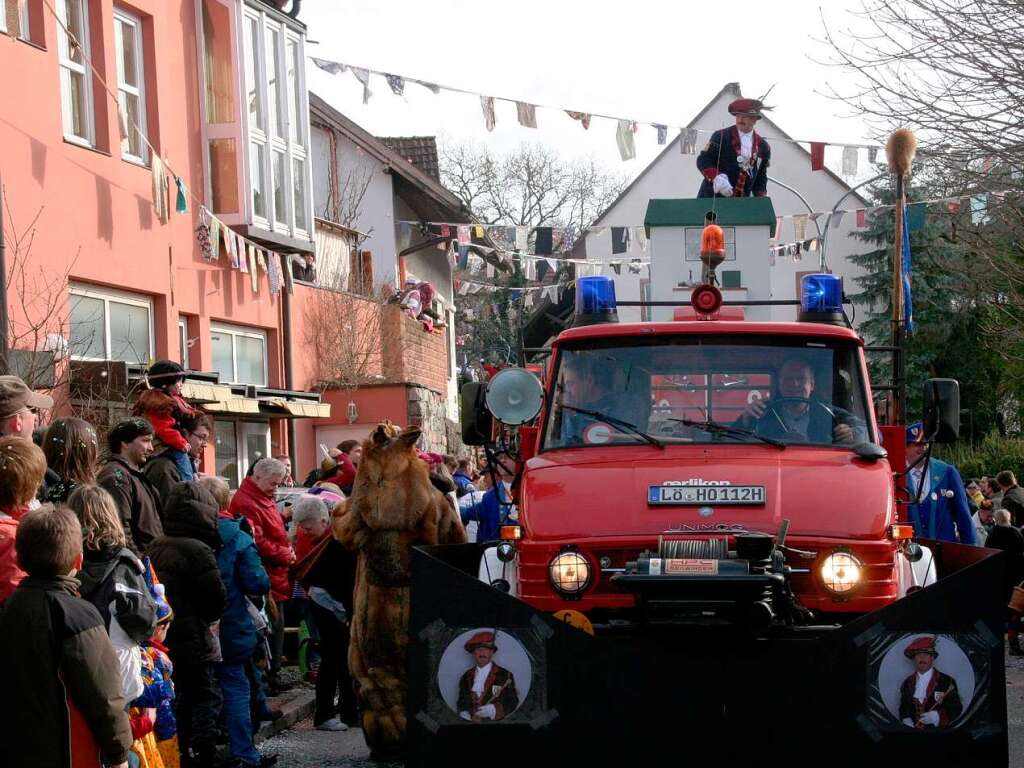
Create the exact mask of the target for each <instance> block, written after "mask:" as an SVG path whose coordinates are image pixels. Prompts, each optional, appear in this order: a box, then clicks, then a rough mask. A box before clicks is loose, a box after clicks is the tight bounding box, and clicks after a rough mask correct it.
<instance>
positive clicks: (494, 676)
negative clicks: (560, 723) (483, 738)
mask: <svg viewBox="0 0 1024 768" xmlns="http://www.w3.org/2000/svg"><path fill="white" fill-rule="evenodd" d="M465 648H466V653H468V654H470V655H471V656H472V657H473V661H474V665H473V666H472V667H470V668H469V669H467V670H466V671H465V672H464V673H463V675H462V677H460V678H459V701H458V706H457V708H458V710H459V716H460V717H461V718H462V719H463V720H471V721H473V722H474V723H479V722H483V721H485V720H492V721H493V720H502V719H503V718H505V717H507V716H508V715H510V714H512V713H513V712H514V711H515V709H516V707H518V706H519V693H518V691H516V681H515V678H514V677H513V676H512V673H511V672H509V671H508V670H507V669H505V668H504V667H499V666H498V665H497V664H495V663H494V660H493V657H494V654H495V652H496V651H497V650H498V646H497V645H495V643H494V632H490V631H486V630H484V631H481V632H477V633H476V634H475V635H473V636H472V637H471V638H470V639H469V640H468V641H467V642H466V645H465Z"/></svg>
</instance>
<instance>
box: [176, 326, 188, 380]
mask: <svg viewBox="0 0 1024 768" xmlns="http://www.w3.org/2000/svg"><path fill="white" fill-rule="evenodd" d="M178 361H179V362H180V363H181V367H182V368H184V369H185V370H186V371H187V370H189V364H188V320H186V319H185V318H184V317H179V318H178Z"/></svg>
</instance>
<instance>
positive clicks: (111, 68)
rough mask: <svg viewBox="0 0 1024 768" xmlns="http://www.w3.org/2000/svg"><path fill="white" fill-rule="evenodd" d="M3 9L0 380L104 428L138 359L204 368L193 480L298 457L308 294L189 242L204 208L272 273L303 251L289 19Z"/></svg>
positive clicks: (256, 6)
mask: <svg viewBox="0 0 1024 768" xmlns="http://www.w3.org/2000/svg"><path fill="white" fill-rule="evenodd" d="M0 8H2V9H3V10H4V11H6V13H0V32H3V33H5V35H4V36H3V37H0V72H3V76H2V77H0V103H3V104H4V105H5V106H4V113H3V116H2V117H0V173H2V183H3V190H4V206H3V235H4V246H5V260H6V273H7V277H8V282H9V285H8V286H7V291H6V299H7V316H8V321H9V325H10V329H9V332H8V334H7V341H8V344H7V346H9V347H10V351H9V353H8V354H7V358H8V361H9V366H10V368H12V369H13V371H14V372H21V373H23V375H24V376H26V378H32V379H34V382H35V383H36V384H37V385H38V386H40V387H50V388H53V389H54V391H55V394H56V395H57V397H58V399H59V402H60V408H61V409H63V411H64V412H66V411H68V410H70V409H72V408H75V409H76V410H79V411H85V412H88V413H89V414H90V415H91V417H92V418H94V419H95V420H96V421H97V422H98V423H99V422H102V421H105V420H109V419H111V418H116V417H117V416H118V415H120V414H121V413H123V411H124V410H125V409H126V407H127V402H128V401H129V400H130V399H131V396H130V395H129V394H128V389H129V387H130V385H131V384H132V383H134V382H135V381H136V380H137V378H138V375H139V372H140V370H141V368H142V367H143V366H144V365H145V364H146V363H147V362H149V361H151V360H153V359H159V358H171V359H176V360H180V361H181V362H182V363H184V364H185V366H186V367H187V368H190V369H193V370H195V371H201V372H206V373H202V374H199V375H197V376H196V377H195V382H194V383H193V384H192V385H191V386H190V395H191V397H192V398H193V399H194V400H195V401H196V402H203V403H205V404H206V406H207V407H208V408H209V409H210V410H211V411H213V412H214V413H215V418H216V437H217V441H216V443H217V444H216V448H215V449H214V448H213V447H211V448H210V450H209V451H208V454H207V455H206V457H205V467H204V468H205V470H206V471H208V472H209V471H212V470H213V469H214V467H215V468H216V471H217V472H219V473H220V474H223V475H225V476H226V477H228V479H229V480H230V481H231V482H232V483H236V482H237V481H238V479H239V476H240V475H244V471H245V469H246V467H247V466H248V464H249V463H250V462H251V461H253V460H254V459H255V458H256V457H258V456H261V455H267V454H270V453H274V454H277V453H279V452H280V453H284V452H288V451H289V443H290V442H291V444H292V448H291V451H292V453H293V455H294V456H295V458H296V459H297V462H298V464H299V467H298V468H299V469H303V468H305V467H306V466H307V465H310V464H312V463H313V462H314V461H315V460H316V457H315V456H314V450H315V448H314V439H313V431H312V426H311V425H310V424H309V422H310V421H311V418H310V417H315V416H323V415H324V414H326V413H327V411H328V410H329V408H328V406H326V405H321V404H319V402H320V398H319V396H318V395H316V394H310V393H309V392H308V390H309V389H310V387H309V385H310V382H309V381H308V373H307V371H308V370H309V366H308V365H306V362H305V360H304V359H303V354H305V353H304V350H303V348H302V345H301V344H293V343H291V339H290V334H291V333H292V330H293V329H292V318H293V317H294V316H295V315H296V314H297V310H296V309H295V308H294V307H293V305H295V304H296V303H300V302H302V301H303V300H304V299H303V292H304V291H309V290H312V289H309V288H306V287H304V286H298V287H297V288H296V289H295V293H294V294H291V295H289V292H288V290H287V288H284V289H283V290H276V291H273V292H272V290H271V285H270V282H271V278H272V277H274V275H272V274H271V273H269V272H266V271H264V270H260V271H259V272H258V273H257V279H256V281H253V280H252V275H251V273H248V274H246V273H242V272H241V271H240V270H239V269H236V268H233V267H232V265H231V260H230V258H229V256H228V255H227V254H225V253H221V254H220V256H219V258H217V259H216V260H212V259H210V258H209V256H208V255H204V252H203V250H202V249H201V247H200V245H199V242H198V240H197V233H196V230H197V226H199V224H200V223H201V221H202V220H203V216H202V214H201V211H202V206H205V207H206V209H208V210H209V211H210V212H212V213H213V214H214V215H215V216H216V217H217V218H218V219H219V220H220V221H222V222H223V223H224V224H227V225H229V226H230V227H231V228H232V230H231V231H232V232H234V233H238V234H240V235H242V236H244V237H246V238H248V240H249V245H248V246H247V248H244V249H243V253H245V254H246V255H247V256H256V255H257V253H258V252H257V251H256V250H251V251H250V250H249V249H250V248H258V249H260V250H261V251H262V255H263V257H264V260H265V261H266V262H267V263H268V265H269V264H270V261H271V260H273V259H274V258H278V259H280V256H278V255H277V254H302V253H305V252H312V251H313V237H314V219H313V203H312V195H311V189H312V176H311V168H310V160H309V147H310V127H309V109H308V104H307V93H306V87H305V77H304V59H305V52H304V45H305V35H306V30H305V27H304V26H303V24H302V23H301V22H299V21H298V20H296V19H294V18H292V17H290V16H288V15H287V14H285V13H282V12H280V11H279V10H277V8H276V7H275V4H274V3H268V2H262V1H261V0H131V3H127V2H126V3H121V2H116V1H115V0H0ZM51 9H53V10H51ZM160 158H162V162H161V161H160V160H159V159H160ZM155 164H156V165H157V166H158V167H159V165H161V164H162V165H164V166H165V170H166V172H167V173H168V174H169V178H168V179H167V185H166V189H167V193H168V197H169V199H168V202H169V207H170V210H169V211H167V212H161V211H160V210H158V208H157V207H155V192H154V186H155V179H158V176H157V174H155V173H154V168H153V166H154V165H155ZM175 175H176V176H177V177H178V179H180V182H181V189H182V192H183V194H184V196H185V199H186V203H187V208H188V211H187V213H179V212H176V211H175V202H176V201H175V198H176V196H177V194H178V188H177V187H178V185H177V184H176V182H175V178H174V176H175ZM220 246H221V250H222V251H223V250H224V249H225V245H224V242H221V243H220ZM253 267H254V268H255V265H253ZM277 277H281V275H277ZM0 351H4V350H0ZM289 433H290V434H291V440H289Z"/></svg>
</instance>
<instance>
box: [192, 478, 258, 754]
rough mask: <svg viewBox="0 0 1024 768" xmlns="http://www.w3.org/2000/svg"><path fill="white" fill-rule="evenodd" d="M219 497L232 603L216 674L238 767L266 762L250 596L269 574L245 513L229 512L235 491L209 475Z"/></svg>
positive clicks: (222, 555)
mask: <svg viewBox="0 0 1024 768" xmlns="http://www.w3.org/2000/svg"><path fill="white" fill-rule="evenodd" d="M198 482H199V483H200V485H202V486H204V487H205V488H206V489H207V490H209V491H210V493H211V494H212V495H213V497H214V498H215V499H216V500H217V506H218V507H219V510H218V515H219V520H218V522H217V525H218V528H219V530H220V538H221V542H222V544H223V548H222V549H221V550H220V552H218V553H217V566H218V567H219V568H220V578H221V581H223V582H224V589H225V590H226V592H227V607H226V608H225V609H224V616H223V617H222V618H221V620H220V650H221V658H222V661H221V663H220V664H218V665H217V679H218V680H219V681H220V691H221V695H222V696H223V697H224V724H225V726H226V728H227V732H228V741H229V744H230V746H231V756H232V757H233V758H235V759H236V760H237V761H238V763H239V768H248V767H249V766H257V765H261V763H262V758H261V756H260V753H259V752H258V751H257V750H256V745H255V743H254V742H253V738H252V736H253V728H252V716H251V709H250V695H249V676H250V675H251V674H253V671H252V670H250V669H249V667H250V666H251V664H252V654H253V651H255V650H256V643H257V642H258V637H257V635H256V625H255V624H253V620H252V616H251V615H250V613H249V601H248V600H247V599H246V596H247V595H252V596H253V597H256V596H263V595H266V594H267V592H269V591H270V577H269V576H267V571H266V570H265V569H264V568H263V563H261V562H260V553H259V552H258V551H257V550H256V542H255V541H254V540H253V538H252V536H250V535H249V534H248V533H246V531H244V530H242V523H243V522H245V519H244V518H237V519H236V518H233V517H232V516H231V515H230V514H229V513H228V504H229V503H230V501H231V490H230V489H229V488H228V484H227V482H225V481H224V479H223V478H220V477H204V478H202V479H200V480H199V481H198Z"/></svg>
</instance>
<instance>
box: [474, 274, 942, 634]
mask: <svg viewBox="0 0 1024 768" xmlns="http://www.w3.org/2000/svg"><path fill="white" fill-rule="evenodd" d="M829 280H830V276H828V275H819V276H814V278H813V279H808V280H805V283H807V287H806V290H808V291H811V292H814V291H818V292H819V293H820V292H821V290H822V287H823V286H824V287H825V288H826V289H827V288H828V284H829ZM580 282H581V285H582V286H583V287H584V288H585V290H584V294H585V293H586V292H587V290H591V291H594V290H596V291H597V293H598V294H600V293H601V292H602V291H604V292H605V293H607V292H608V290H609V288H610V287H609V286H608V285H607V283H606V282H605V283H602V278H584V279H583V280H582V281H580ZM587 286H589V288H588V287H587ZM602 286H603V287H602ZM611 292H612V293H613V290H612V291H611ZM591 300H592V301H591V303H592V304H593V306H589V307H587V306H584V307H583V308H582V310H581V316H582V317H584V318H586V322H585V323H584V324H582V325H579V326H578V327H574V328H571V329H569V330H566V331H564V332H562V333H561V334H560V335H559V336H558V337H557V338H556V339H555V340H554V341H553V343H552V345H551V356H550V360H549V364H548V365H547V366H546V375H545V380H544V381H543V408H542V410H541V412H540V414H539V416H538V418H537V420H536V422H535V426H532V427H523V428H520V429H519V439H520V446H519V459H520V471H519V476H518V482H517V483H516V487H515V501H516V506H517V511H518V520H517V526H516V527H515V528H514V530H513V531H512V532H511V533H509V535H508V538H509V541H507V542H505V543H504V544H503V545H502V546H501V547H500V548H499V549H498V550H497V551H494V550H492V551H491V554H489V555H488V554H485V555H484V559H483V561H482V563H481V578H483V579H484V580H487V581H492V582H493V581H496V580H497V579H498V578H500V580H501V581H502V582H503V583H507V584H508V587H509V589H510V591H511V592H512V593H513V594H514V595H515V596H517V597H519V598H520V599H522V600H524V601H526V602H528V603H529V604H531V605H532V606H534V607H536V608H538V609H541V610H544V611H549V612H557V611H563V610H572V611H576V612H580V613H583V614H584V615H586V616H587V618H588V619H589V620H590V621H591V622H593V623H595V624H599V625H601V624H609V623H611V624H622V623H632V622H639V621H645V620H649V619H651V618H652V616H654V614H655V611H654V609H655V608H657V609H658V610H660V614H659V615H660V616H661V617H662V618H665V617H666V616H671V618H672V620H674V621H692V622H697V623H706V622H711V623H718V622H730V621H733V620H736V619H743V618H744V617H745V616H746V615H747V614H748V613H749V611H750V610H751V607H750V604H751V603H752V602H753V603H757V602H761V598H762V597H763V594H762V593H763V592H764V590H766V589H770V588H771V585H770V584H769V582H768V581H765V580H764V579H760V580H758V579H753V580H752V583H753V582H757V583H758V584H760V587H759V589H760V590H761V591H760V592H759V591H758V589H754V588H753V587H752V586H751V584H745V582H744V579H745V578H746V577H752V576H754V575H757V574H758V573H760V575H761V576H763V575H764V574H765V573H767V574H773V573H774V574H775V575H776V576H784V581H785V589H784V590H783V591H784V592H785V593H786V595H787V598H788V600H790V601H791V602H792V605H791V606H789V608H788V609H786V611H787V613H788V615H790V620H792V618H793V612H794V611H796V612H798V613H799V615H800V618H801V621H802V622H805V623H807V622H813V623H815V624H826V623H842V622H844V621H846V620H848V619H849V618H852V617H854V616H857V615H861V614H864V613H868V612H871V611H873V610H875V609H877V608H880V607H883V606H885V605H887V604H889V603H891V602H893V601H895V600H897V599H899V598H900V597H902V596H904V595H905V594H906V593H907V591H908V589H911V588H913V587H917V586H922V585H924V584H926V583H928V581H929V579H934V574H932V575H931V576H929V575H928V573H927V571H922V570H921V569H918V571H917V572H915V568H914V561H919V560H920V551H919V550H920V548H919V547H916V545H914V546H911V547H908V539H909V537H910V536H911V535H912V529H910V528H909V526H905V525H902V524H900V522H899V519H898V505H897V503H896V495H895V486H894V479H893V467H891V466H890V464H889V461H888V459H887V456H886V452H885V451H884V450H883V449H882V448H881V445H880V444H881V438H880V434H879V428H878V426H877V424H876V419H875V413H874V411H873V407H872V397H871V388H870V382H869V378H868V370H867V365H866V363H865V355H864V345H863V341H862V340H861V339H860V337H859V336H858V335H857V334H856V333H855V332H854V331H853V330H852V329H851V328H849V327H846V325H845V324H842V323H841V322H840V323H838V324H837V323H836V316H837V314H836V311H835V307H830V306H823V305H821V303H820V302H819V303H817V304H813V303H812V304H810V305H808V306H806V307H804V309H802V311H801V315H800V317H801V321H799V322H748V321H744V320H737V319H728V320H722V319H718V318H720V317H722V316H727V317H735V316H736V315H737V314H740V315H741V314H742V313H737V312H731V313H730V312H726V311H725V310H726V309H727V308H723V307H721V296H720V295H718V296H717V298H716V297H715V296H714V295H712V296H711V297H710V299H709V297H708V296H707V295H699V293H698V292H695V293H694V296H693V299H692V301H693V305H694V309H693V311H692V312H691V313H690V314H691V318H692V319H688V320H679V321H672V322H645V323H617V322H614V321H613V320H614V307H611V308H609V306H608V301H604V303H603V304H602V300H601V298H600V296H598V297H597V298H596V299H594V297H591ZM709 301H710V302H711V303H708V302H709ZM582 302H583V303H584V304H586V303H587V297H586V296H584V297H583V299H582ZM611 303H612V304H614V298H612V299H611ZM839 316H840V317H841V314H840V315H839ZM602 319H605V320H609V321H610V322H601V320H602ZM518 373H520V374H523V373H524V372H523V371H519V372H518ZM498 390H501V391H505V393H506V395H507V394H508V393H514V392H515V391H516V387H515V386H514V385H512V386H510V385H509V384H503V385H501V386H499V387H498ZM513 399H518V400H520V401H521V399H522V398H521V397H517V398H513ZM498 410H499V411H500V407H499V408H498ZM766 538H767V539H768V540H769V541H771V542H774V543H775V544H776V545H778V546H776V547H774V549H772V550H771V555H770V556H771V557H774V558H775V562H774V563H773V564H772V565H771V566H768V567H762V568H761V569H758V568H756V567H754V566H752V565H751V564H750V563H749V562H745V563H744V564H743V565H742V567H741V568H740V570H736V567H737V564H736V563H735V562H733V561H737V560H740V561H743V560H744V558H743V557H740V556H739V553H741V552H742V550H744V549H745V548H747V547H748V546H749V545H750V542H751V541H764V540H765V539H766ZM908 552H912V553H913V557H908V556H907V553H908ZM768 556H769V555H768V553H767V552H766V553H765V557H768ZM748 560H749V558H748ZM652 569H654V571H653V572H652ZM665 569H674V570H675V571H676V575H677V576H678V577H679V578H678V579H676V580H675V581H676V582H677V583H676V585H675V587H674V588H673V590H672V591H673V592H674V593H676V596H675V598H673V599H671V600H668V599H665V596H664V595H661V596H660V597H656V596H652V595H651V594H650V593H649V591H648V587H649V586H651V582H654V581H657V582H658V588H659V589H660V590H662V591H664V590H665V584H666V580H665V579H663V578H662V579H656V580H655V579H645V578H644V577H651V576H664V575H665ZM499 573H500V577H499ZM740 577H744V578H740ZM747 581H751V580H750V579H748V580H747ZM769 581H770V580H769ZM730 583H732V584H733V586H734V587H735V589H732V588H730V586H729V585H730ZM701 587H706V588H707V589H706V590H705V592H704V593H702V589H701ZM747 587H750V588H751V589H753V591H752V592H751V591H750V590H748V589H747ZM744 595H746V596H744ZM751 595H753V597H754V598H757V599H755V600H751V599H750V596H751ZM768 603H769V610H770V611H771V612H772V613H773V618H778V617H777V615H776V614H777V613H778V611H779V610H780V606H778V605H776V606H774V607H772V606H771V601H770V600H769V601H768Z"/></svg>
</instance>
